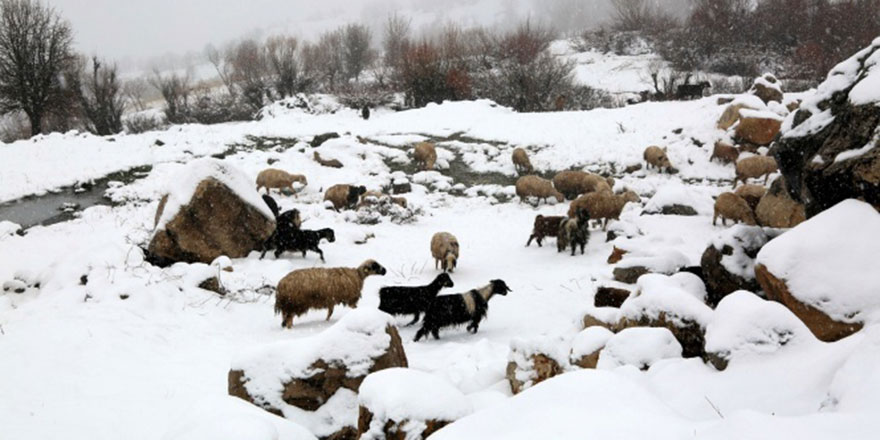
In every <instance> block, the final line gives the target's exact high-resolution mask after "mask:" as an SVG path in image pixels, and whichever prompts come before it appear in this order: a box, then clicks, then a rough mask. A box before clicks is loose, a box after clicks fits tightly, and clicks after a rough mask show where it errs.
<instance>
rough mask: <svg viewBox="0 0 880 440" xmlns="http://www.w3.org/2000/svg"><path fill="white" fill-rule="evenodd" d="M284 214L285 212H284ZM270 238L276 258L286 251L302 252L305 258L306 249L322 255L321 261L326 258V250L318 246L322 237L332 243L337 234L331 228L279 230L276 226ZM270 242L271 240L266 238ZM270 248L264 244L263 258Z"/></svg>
mask: <svg viewBox="0 0 880 440" xmlns="http://www.w3.org/2000/svg"><path fill="white" fill-rule="evenodd" d="M282 215H283V214H282ZM269 239H270V240H273V239H274V240H273V242H272V243H271V248H274V249H275V258H278V257H280V256H281V254H283V253H284V252H285V251H290V252H302V256H303V258H305V257H306V251H312V252H317V253H318V255H320V256H321V261H325V260H324V251H322V250H321V248H319V247H318V244H320V243H321V239H326V240H327V241H329V242H330V243H333V242H334V241H336V234H334V233H333V230H332V229H330V228H324V229H319V230H317V231H310V230H308V229H299V228H296V229H290V228H284V229H283V230H281V232H279V229H278V228H277V227H276V228H275V232H274V233H273V234H272V236H271V237H269ZM266 242H267V243H268V242H269V240H266ZM269 249H270V248H269V247H268V246H266V244H264V245H263V253H262V254H261V255H260V259H263V257H264V256H266V252H267V251H268V250H269Z"/></svg>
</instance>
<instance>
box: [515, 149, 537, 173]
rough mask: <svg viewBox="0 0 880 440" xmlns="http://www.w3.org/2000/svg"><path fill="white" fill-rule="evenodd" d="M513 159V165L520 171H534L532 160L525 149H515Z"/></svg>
mask: <svg viewBox="0 0 880 440" xmlns="http://www.w3.org/2000/svg"><path fill="white" fill-rule="evenodd" d="M511 159H512V160H513V166H514V168H516V171H517V172H518V173H520V174H528V173H531V172H532V170H533V168H532V162H531V161H530V160H529V155H528V153H526V150H525V149H522V148H516V149H514V150H513V154H512V158H511Z"/></svg>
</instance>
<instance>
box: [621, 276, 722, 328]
mask: <svg viewBox="0 0 880 440" xmlns="http://www.w3.org/2000/svg"><path fill="white" fill-rule="evenodd" d="M637 286H638V295H636V296H630V297H629V298H627V300H626V301H624V303H623V305H621V306H620V313H621V315H623V316H624V317H626V318H629V319H633V320H638V319H639V318H640V317H642V316H647V317H649V318H651V319H658V318H659V317H660V315H661V314H664V315H665V316H666V319H667V320H668V321H671V322H673V323H675V324H676V325H680V326H684V325H685V324H687V321H691V322H695V323H697V324H699V325H700V326H701V327H705V326H706V325H708V324H709V322H710V321H711V319H712V309H710V308H709V306H707V305H706V304H705V303H704V302H702V301H700V300H699V299H697V298H696V297H695V296H694V294H693V291H690V290H689V289H687V288H685V287H684V286H682V283H681V281H680V280H679V279H675V278H673V277H670V276H666V275H660V274H647V275H642V276H641V277H639V281H638V283H637Z"/></svg>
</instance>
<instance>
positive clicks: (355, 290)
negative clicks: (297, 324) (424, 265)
mask: <svg viewBox="0 0 880 440" xmlns="http://www.w3.org/2000/svg"><path fill="white" fill-rule="evenodd" d="M385 272H386V271H385V268H384V267H382V265H380V264H379V263H377V262H375V261H374V260H367V261H364V262H363V263H362V264H361V265H360V266H359V267H357V268H351V267H334V268H320V267H314V268H309V269H298V270H294V271H293V272H290V273H289V274H287V275H286V276H285V277H284V278H282V279H281V281H279V282H278V289H277V293H276V294H275V314H276V315H278V314H281V315H282V321H281V326H282V327H284V328H291V327H293V318H295V317H297V316H300V315H303V314H305V313H306V312H308V311H309V310H312V309H327V320H330V316H332V315H333V308H334V307H336V305H337V304H342V305H346V306H349V307H355V306H356V305H357V303H358V300H360V298H361V289H362V288H363V287H364V280H365V279H366V278H367V277H368V276H370V275H385Z"/></svg>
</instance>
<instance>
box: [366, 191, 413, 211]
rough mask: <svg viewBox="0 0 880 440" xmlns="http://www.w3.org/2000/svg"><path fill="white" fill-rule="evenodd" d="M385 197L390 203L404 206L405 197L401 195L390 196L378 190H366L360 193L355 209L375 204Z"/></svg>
mask: <svg viewBox="0 0 880 440" xmlns="http://www.w3.org/2000/svg"><path fill="white" fill-rule="evenodd" d="M386 197H387V198H388V199H390V200H391V203H394V204H396V205H398V206H400V207H401V208H406V199H405V198H403V197H392V196H389V195H388V194H382V193H380V192H379V191H367V192H365V193H363V194H361V201H360V202H359V203H358V204H357V209H360V208H362V207H364V206H369V205H375V204H376V203H378V202H379V201H380V200H382V199H383V198H386Z"/></svg>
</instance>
